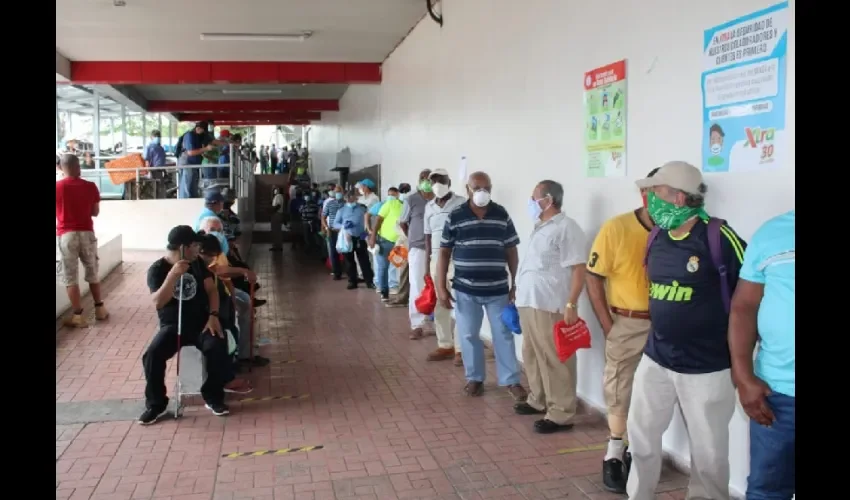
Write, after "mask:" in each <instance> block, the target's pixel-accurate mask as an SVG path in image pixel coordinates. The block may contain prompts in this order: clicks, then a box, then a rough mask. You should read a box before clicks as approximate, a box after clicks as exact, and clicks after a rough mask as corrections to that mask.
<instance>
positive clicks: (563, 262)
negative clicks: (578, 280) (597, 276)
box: [516, 212, 587, 313]
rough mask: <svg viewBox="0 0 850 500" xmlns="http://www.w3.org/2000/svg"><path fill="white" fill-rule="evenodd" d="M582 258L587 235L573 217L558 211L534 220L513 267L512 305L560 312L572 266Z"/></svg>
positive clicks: (581, 261) (569, 281) (564, 300)
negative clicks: (514, 292)
mask: <svg viewBox="0 0 850 500" xmlns="http://www.w3.org/2000/svg"><path fill="white" fill-rule="evenodd" d="M586 261H587V239H586V237H585V235H584V231H582V229H581V228H580V227H579V225H578V223H576V221H575V220H573V219H571V218H569V217H567V216H566V215H565V214H564V213H563V212H562V213H559V214H557V215H555V216H554V217H552V218H551V219H549V220H547V221H544V222H538V223H537V224H535V226H534V229H533V230H532V231H531V237H530V238H529V244H528V247H527V248H526V249H525V254H524V255H523V257H522V261H521V262H520V264H519V269H518V270H517V276H518V277H517V281H516V306H517V307H531V308H534V309H540V310H543V311H549V312H553V313H560V312H563V311H564V307H565V306H566V304H567V300H568V299H569V294H570V283H571V281H572V276H573V271H572V266H576V265H579V264H584V263H585V262H586Z"/></svg>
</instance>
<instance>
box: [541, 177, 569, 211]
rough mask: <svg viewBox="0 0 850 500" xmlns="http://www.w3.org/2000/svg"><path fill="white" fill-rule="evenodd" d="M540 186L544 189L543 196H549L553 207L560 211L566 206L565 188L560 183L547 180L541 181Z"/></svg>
mask: <svg viewBox="0 0 850 500" xmlns="http://www.w3.org/2000/svg"><path fill="white" fill-rule="evenodd" d="M539 186H540V187H542V188H543V196H548V197H549V198H551V199H552V205H555V208H557V209H560V208H561V206H562V205H563V204H564V186H562V185H561V183H560V182H555V181H550V180H548V179H547V180H545V181H540V183H539Z"/></svg>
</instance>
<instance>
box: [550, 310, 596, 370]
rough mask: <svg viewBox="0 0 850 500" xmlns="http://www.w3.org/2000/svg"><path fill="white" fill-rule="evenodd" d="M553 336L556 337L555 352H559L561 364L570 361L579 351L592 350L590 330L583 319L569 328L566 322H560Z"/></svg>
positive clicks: (554, 329)
mask: <svg viewBox="0 0 850 500" xmlns="http://www.w3.org/2000/svg"><path fill="white" fill-rule="evenodd" d="M552 335H553V336H554V337H555V350H557V351H558V359H559V360H561V363H563V362H564V361H566V360H568V359H570V357H571V356H572V355H573V354H575V353H576V351H578V350H579V349H589V348H590V330H589V329H588V328H587V323H585V322H584V320H583V319H581V318H579V319H578V321H576V322H575V323H574V324H572V325H569V326H567V324H566V323H564V320H561V321H558V322H557V323H555V327H554V328H553V329H552Z"/></svg>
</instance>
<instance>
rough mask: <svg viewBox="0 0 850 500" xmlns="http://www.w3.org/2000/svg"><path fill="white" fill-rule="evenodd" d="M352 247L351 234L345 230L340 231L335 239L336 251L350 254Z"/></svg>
mask: <svg viewBox="0 0 850 500" xmlns="http://www.w3.org/2000/svg"><path fill="white" fill-rule="evenodd" d="M353 246H354V245H352V244H351V233H349V232H348V230H347V229H343V230H342V231H340V232H339V236H337V238H336V251H337V252H338V253H350V252H351V251H353V250H354V248H353Z"/></svg>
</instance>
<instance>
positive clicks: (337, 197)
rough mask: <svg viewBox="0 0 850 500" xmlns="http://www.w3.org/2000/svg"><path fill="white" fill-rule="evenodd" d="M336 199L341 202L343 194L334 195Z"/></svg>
mask: <svg viewBox="0 0 850 500" xmlns="http://www.w3.org/2000/svg"><path fill="white" fill-rule="evenodd" d="M334 198H336V199H337V200H341V199H342V193H334Z"/></svg>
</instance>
